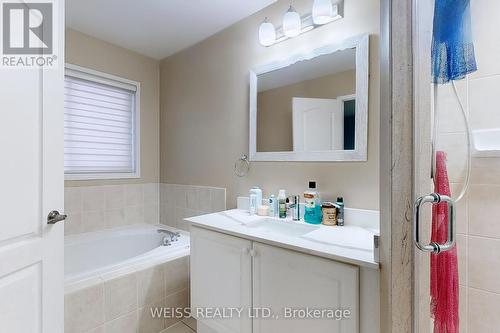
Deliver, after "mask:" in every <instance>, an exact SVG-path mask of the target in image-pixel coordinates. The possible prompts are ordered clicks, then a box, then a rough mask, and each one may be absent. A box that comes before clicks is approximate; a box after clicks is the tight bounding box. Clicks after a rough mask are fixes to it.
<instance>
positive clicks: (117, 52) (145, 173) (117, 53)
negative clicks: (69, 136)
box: [65, 29, 160, 186]
mask: <svg viewBox="0 0 500 333" xmlns="http://www.w3.org/2000/svg"><path fill="white" fill-rule="evenodd" d="M66 62H67V63H70V64H74V65H78V66H83V67H87V68H91V69H94V70H98V71H101V72H105V73H109V74H113V75H117V76H120V77H124V78H126V79H130V80H134V81H138V82H140V83H141V115H140V116H141V178H139V179H123V180H99V181H66V183H65V185H66V186H82V185H86V186H87V185H103V184H116V183H150V182H158V180H159V173H160V172H159V170H160V159H159V136H160V134H159V131H160V129H159V119H160V115H159V109H160V106H159V103H160V102H159V101H160V73H159V61H157V60H154V59H151V58H148V57H146V56H143V55H140V54H137V53H135V52H132V51H130V50H127V49H124V48H121V47H118V46H115V45H113V44H109V43H106V42H104V41H102V40H99V39H96V38H94V37H91V36H88V35H85V34H83V33H80V32H78V31H75V30H72V29H68V30H66Z"/></svg>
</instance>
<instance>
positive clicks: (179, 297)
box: [165, 289, 189, 327]
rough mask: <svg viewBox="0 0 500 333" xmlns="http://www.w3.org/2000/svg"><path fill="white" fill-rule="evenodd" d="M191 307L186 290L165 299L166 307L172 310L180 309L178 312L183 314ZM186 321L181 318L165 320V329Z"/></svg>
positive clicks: (173, 317)
mask: <svg viewBox="0 0 500 333" xmlns="http://www.w3.org/2000/svg"><path fill="white" fill-rule="evenodd" d="M188 306H189V296H188V290H187V289H184V290H181V291H179V292H177V293H175V294H172V295H169V296H168V297H167V298H166V299H165V307H166V308H170V309H178V310H176V311H179V312H183V311H184V309H186V308H187V307H188ZM182 319H185V318H179V317H178V316H172V318H166V319H165V325H166V326H165V327H170V326H172V325H174V324H175V323H177V322H178V321H180V320H182Z"/></svg>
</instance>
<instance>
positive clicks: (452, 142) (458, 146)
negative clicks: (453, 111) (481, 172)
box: [438, 133, 467, 183]
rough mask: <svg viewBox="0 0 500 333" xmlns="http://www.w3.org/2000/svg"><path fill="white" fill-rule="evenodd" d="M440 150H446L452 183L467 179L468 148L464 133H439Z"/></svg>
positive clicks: (449, 176)
mask: <svg viewBox="0 0 500 333" xmlns="http://www.w3.org/2000/svg"><path fill="white" fill-rule="evenodd" d="M438 150H443V151H445V152H446V156H447V168H448V178H449V181H450V183H462V182H463V181H464V180H465V171H466V165H467V164H466V161H467V159H466V158H467V150H466V137H465V135H463V134H462V133H446V134H441V135H439V140H438Z"/></svg>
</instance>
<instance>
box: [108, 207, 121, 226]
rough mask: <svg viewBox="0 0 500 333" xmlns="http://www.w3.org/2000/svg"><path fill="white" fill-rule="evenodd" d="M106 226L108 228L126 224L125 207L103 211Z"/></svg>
mask: <svg viewBox="0 0 500 333" xmlns="http://www.w3.org/2000/svg"><path fill="white" fill-rule="evenodd" d="M104 218H105V219H106V226H107V227H108V228H116V227H121V226H124V225H126V220H125V208H121V209H111V210H108V211H105V212H104Z"/></svg>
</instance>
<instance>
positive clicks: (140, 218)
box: [125, 205, 144, 224]
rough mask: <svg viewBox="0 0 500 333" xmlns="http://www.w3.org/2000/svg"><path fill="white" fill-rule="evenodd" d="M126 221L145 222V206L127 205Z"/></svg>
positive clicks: (127, 222)
mask: <svg viewBox="0 0 500 333" xmlns="http://www.w3.org/2000/svg"><path fill="white" fill-rule="evenodd" d="M125 223H126V224H136V223H144V206H142V205H141V206H127V207H125Z"/></svg>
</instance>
